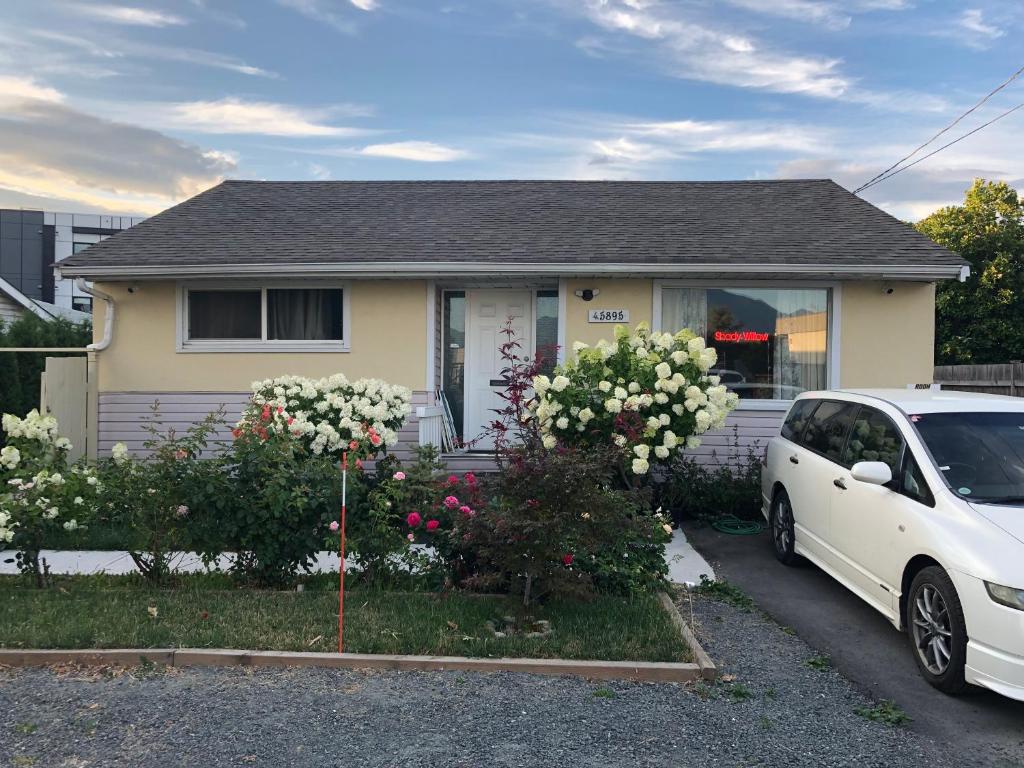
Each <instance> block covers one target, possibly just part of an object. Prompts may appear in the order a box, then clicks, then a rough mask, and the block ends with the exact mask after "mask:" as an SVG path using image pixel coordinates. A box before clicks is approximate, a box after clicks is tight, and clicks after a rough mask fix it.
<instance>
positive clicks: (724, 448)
mask: <svg viewBox="0 0 1024 768" xmlns="http://www.w3.org/2000/svg"><path fill="white" fill-rule="evenodd" d="M430 399H431V397H430V395H428V393H427V392H422V391H420V392H414V393H413V396H412V409H413V410H412V413H411V414H410V416H409V418H408V419H407V420H406V422H405V424H404V425H403V427H402V429H401V430H400V431H399V433H398V444H397V445H396V446H395V447H394V448H393V449H392V451H391V452H392V453H393V454H395V455H396V456H397V457H398V458H399V459H400V460H402V461H403V462H404V461H408V460H411V459H412V458H414V456H415V452H416V448H417V446H418V444H419V420H418V419H417V417H416V407H417V406H421V405H427V404H428V402H429V400H430ZM248 400H249V393H247V392H102V393H100V396H99V452H100V455H101V456H106V455H109V454H110V449H111V447H112V446H113V445H114V443H117V442H121V443H124V444H125V445H127V446H128V450H129V451H131V452H132V453H138V454H142V453H145V446H144V445H143V443H144V442H145V441H146V440H147V438H148V437H149V435H148V433H147V432H146V431H145V429H144V427H145V425H146V423H147V421H148V420H149V419H150V417H151V415H152V412H151V411H150V408H151V406H152V405H153V403H154V402H157V401H159V403H160V422H159V423H160V429H161V430H166V429H167V428H168V427H174V429H175V430H177V431H179V432H182V431H184V430H186V429H188V428H189V427H190V426H191V425H193V424H195V423H196V422H198V421H200V420H202V419H203V417H205V416H206V415H207V414H208V413H212V412H214V411H216V410H217V409H218V408H219V407H221V406H223V407H224V409H225V412H226V415H225V421H226V424H225V426H224V427H223V428H222V429H221V430H220V431H219V432H218V434H217V435H216V438H215V439H218V440H224V441H229V440H230V439H231V428H232V427H233V426H234V424H235V422H236V421H238V418H239V416H240V415H241V413H242V410H243V409H244V408H245V404H246V403H247V402H248ZM784 416H785V411H750V410H738V411H734V412H733V413H731V414H730V415H729V418H728V419H726V422H725V426H724V427H723V428H722V429H718V430H714V431H712V432H708V433H707V434H705V435H704V436H703V441H702V443H701V445H700V447H699V448H695V449H693V450H689V451H686V454H687V455H689V456H693V457H695V458H696V459H697V461H699V462H700V463H702V464H735V463H740V462H743V461H745V459H746V456H747V451H748V449H750V450H753V451H754V453H755V454H756V455H757V456H758V457H760V455H761V453H762V452H763V451H764V447H765V445H767V443H768V440H769V439H771V437H772V436H773V435H776V434H778V431H779V427H780V426H781V425H782V419H783V417H784ZM447 461H448V466H449V468H450V469H451V470H452V471H460V472H464V471H474V472H487V471H489V470H493V468H494V462H493V459H492V458H491V457H490V456H489V455H488V454H479V453H467V454H454V455H452V456H450V457H449V458H448V460H447Z"/></svg>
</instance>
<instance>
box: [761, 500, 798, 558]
mask: <svg viewBox="0 0 1024 768" xmlns="http://www.w3.org/2000/svg"><path fill="white" fill-rule="evenodd" d="M768 530H769V532H770V533H771V535H772V548H773V549H774V550H775V559H776V560H778V561H779V562H780V563H782V564H783V565H796V564H797V563H798V562H799V560H800V556H799V555H798V554H797V553H796V526H795V525H794V523H793V504H792V502H790V500H789V494H788V493H786V492H785V491H779V492H778V493H777V494H775V498H774V499H772V507H771V514H769V516H768Z"/></svg>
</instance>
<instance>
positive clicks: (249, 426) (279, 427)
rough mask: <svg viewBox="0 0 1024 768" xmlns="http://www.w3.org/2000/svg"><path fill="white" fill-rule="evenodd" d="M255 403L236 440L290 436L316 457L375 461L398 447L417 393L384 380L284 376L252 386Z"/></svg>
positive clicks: (245, 416)
mask: <svg viewBox="0 0 1024 768" xmlns="http://www.w3.org/2000/svg"><path fill="white" fill-rule="evenodd" d="M252 391H253V395H252V400H251V401H250V403H249V406H248V407H247V408H246V410H245V413H243V415H242V419H241V420H240V421H239V422H238V424H237V425H236V427H235V430H234V435H235V437H236V438H238V437H239V436H241V435H242V434H243V433H246V432H252V433H253V434H256V435H258V436H259V437H261V438H262V439H264V440H265V439H266V438H267V437H268V436H269V435H270V434H291V435H292V436H294V437H298V438H301V439H303V440H305V441H307V443H308V445H309V449H310V450H311V451H312V452H313V453H314V454H316V455H321V454H326V455H328V456H337V457H338V458H340V456H341V453H342V451H346V450H351V451H355V452H356V453H358V454H361V455H367V456H369V455H374V454H377V453H379V452H380V451H382V450H383V449H384V448H386V447H391V446H393V445H395V444H396V443H397V442H398V430H399V429H400V428H401V426H402V424H403V423H404V422H405V419H406V417H407V416H408V415H409V413H410V411H411V410H412V407H411V406H410V399H411V397H412V392H410V391H409V389H407V388H406V387H401V386H394V385H391V384H388V383H387V382H384V381H381V380H379V379H358V380H356V381H349V380H348V379H347V378H345V376H343V375H342V374H340V373H338V374H335V375H333V376H329V377H327V378H324V379H308V378H304V377H301V376H280V377H278V378H276V379H264V380H263V381H256V382H253V384H252Z"/></svg>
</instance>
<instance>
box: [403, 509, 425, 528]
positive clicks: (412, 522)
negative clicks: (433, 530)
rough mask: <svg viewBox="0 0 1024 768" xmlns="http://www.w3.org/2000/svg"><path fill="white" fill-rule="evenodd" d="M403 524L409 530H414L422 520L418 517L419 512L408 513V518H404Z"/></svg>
mask: <svg viewBox="0 0 1024 768" xmlns="http://www.w3.org/2000/svg"><path fill="white" fill-rule="evenodd" d="M405 522H406V524H407V525H408V526H409V527H410V528H416V527H418V526H419V524H420V523H422V522H423V518H422V517H421V516H420V513H419V512H410V513H409V514H408V516H406V518H405Z"/></svg>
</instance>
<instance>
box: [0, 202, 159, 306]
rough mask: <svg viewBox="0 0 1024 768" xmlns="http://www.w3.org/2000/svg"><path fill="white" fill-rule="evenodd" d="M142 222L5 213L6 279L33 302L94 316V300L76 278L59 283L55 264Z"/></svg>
mask: <svg viewBox="0 0 1024 768" xmlns="http://www.w3.org/2000/svg"><path fill="white" fill-rule="evenodd" d="M140 221H142V218H141V217H132V216H109V215H105V214H92V213H50V212H48V211H26V210H13V209H0V279H3V280H5V281H6V282H8V283H9V284H10V285H12V286H14V288H16V289H17V290H18V291H20V292H21V293H23V294H24V295H25V296H28V297H29V298H30V299H38V300H40V301H44V302H47V303H49V304H54V305H56V306H58V307H62V308H65V309H74V310H78V311H81V312H91V311H92V297H91V296H89V295H88V294H85V293H82V292H81V291H80V290H78V289H77V288H76V287H75V285H74V282H73V281H71V280H55V279H54V275H53V265H54V264H55V263H56V262H60V261H63V260H64V259H66V258H67V257H68V256H71V255H72V254H73V253H78V252H80V251H83V250H85V249H86V248H88V247H89V246H90V245H92V244H93V243H97V242H99V241H100V240H103V239H105V238H107V237H110V236H111V235H113V234H116V233H117V232H120V231H121V230H123V229H128V227H131V226H132V225H133V224H138V223H139V222H140Z"/></svg>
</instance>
